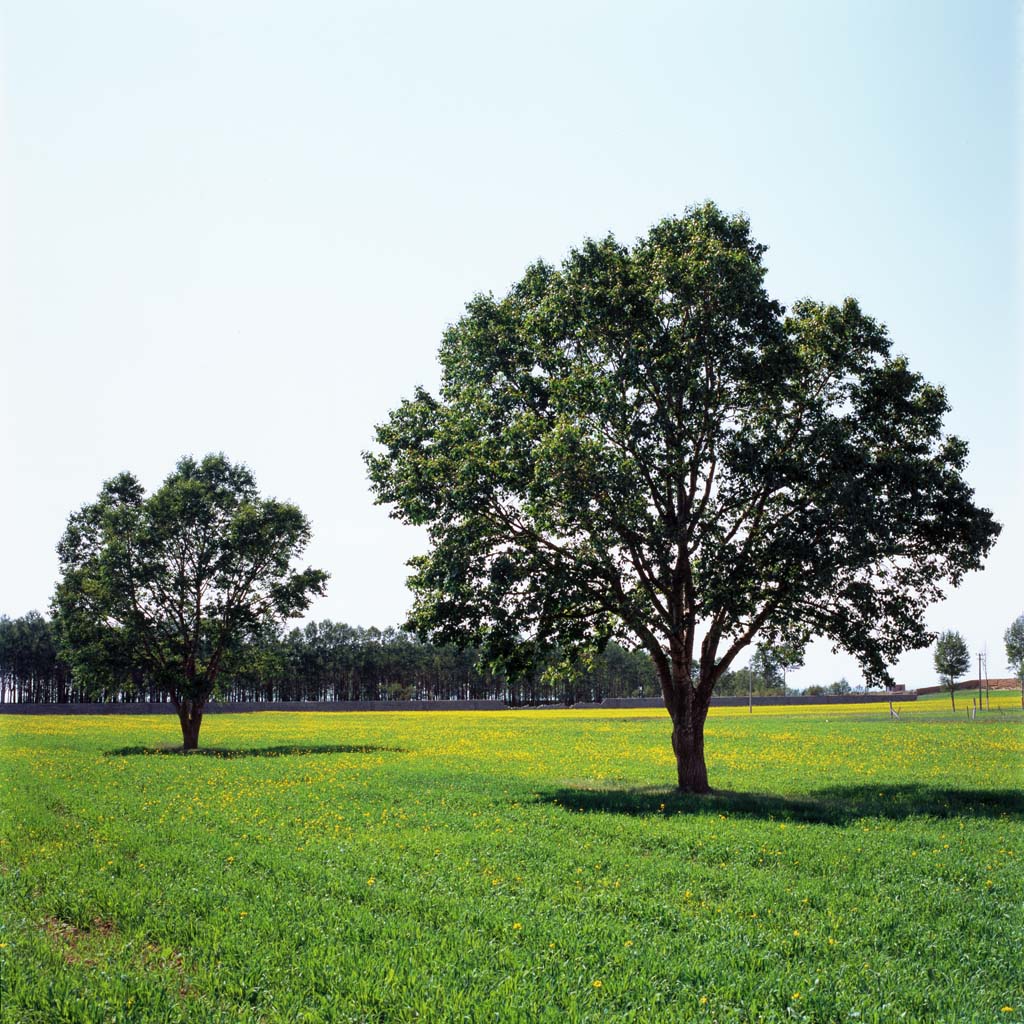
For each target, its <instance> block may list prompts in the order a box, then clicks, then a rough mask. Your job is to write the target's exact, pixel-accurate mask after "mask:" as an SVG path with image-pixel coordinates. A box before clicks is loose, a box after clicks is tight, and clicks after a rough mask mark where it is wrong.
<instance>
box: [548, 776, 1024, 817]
mask: <svg viewBox="0 0 1024 1024" xmlns="http://www.w3.org/2000/svg"><path fill="white" fill-rule="evenodd" d="M537 802H538V803H547V804H555V805H557V806H559V807H561V808H562V809H563V810H565V811H567V812H570V813H576V814H580V813H582V814H593V813H600V814H626V815H631V816H633V817H645V816H650V817H655V816H661V817H665V816H667V815H673V814H710V813H714V814H728V815H731V816H735V817H746V818H760V819H762V820H765V821H794V822H806V823H810V824H815V825H847V824H849V823H850V822H853V821H857V820H858V819H860V818H888V819H890V820H894V821H902V820H904V819H906V818H913V817H933V818H1000V817H1009V818H1018V819H1019V818H1024V791H1021V790H1015V789H948V788H942V787H937V786H926V785H918V784H910V785H901V786H886V785H884V784H879V785H874V786H865V785H861V786H830V787H829V788H827V789H818V790H814V791H813V792H810V793H801V794H794V795H791V796H789V795H785V794H771V793H738V792H734V791H732V790H714V791H713V792H711V793H708V794H707V795H705V796H696V795H693V794H686V793H680V792H679V791H678V790H676V789H672V788H668V787H664V786H662V787H658V786H644V787H611V786H609V787H599V786H584V785H580V786H564V787H562V788H559V789H555V790H551V791H547V792H540V793H538V794H537Z"/></svg>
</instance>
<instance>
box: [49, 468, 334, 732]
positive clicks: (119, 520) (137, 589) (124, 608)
mask: <svg viewBox="0 0 1024 1024" xmlns="http://www.w3.org/2000/svg"><path fill="white" fill-rule="evenodd" d="M309 537H310V528H309V522H308V521H307V519H306V517H305V516H304V515H303V514H302V512H300V511H299V509H298V508H296V506H295V505H291V504H287V503H285V502H280V501H275V500H273V499H271V498H263V497H261V496H260V495H259V493H258V492H257V490H256V483H255V481H254V479H253V476H252V473H251V472H250V471H249V470H248V469H247V468H246V467H245V466H242V465H232V464H231V463H230V462H229V461H228V460H227V459H226V458H225V457H224V456H223V455H208V456H206V458H204V459H203V460H202V461H201V462H196V461H195V460H194V459H192V458H183V459H181V460H180V461H179V462H178V465H177V467H176V468H175V470H174V472H173V473H172V474H171V475H170V476H169V477H168V478H167V480H166V481H165V482H164V484H163V486H162V487H160V488H159V490H157V491H155V492H154V493H153V494H152V495H151V496H150V497H148V498H147V497H145V495H144V492H143V489H142V486H141V485H140V484H139V482H138V480H136V479H135V477H134V476H132V475H131V474H130V473H122V474H120V475H119V476H116V477H114V478H113V479H112V480H108V481H107V482H106V483H105V484H104V485H103V488H102V490H101V491H100V494H99V497H98V499H97V500H96V501H95V502H93V503H92V504H89V505H86V506H85V507H84V508H82V509H81V510H80V511H78V512H76V513H74V514H73V515H72V516H71V518H70V520H69V521H68V526H67V530H66V531H65V533H64V536H63V538H62V539H61V542H60V544H59V546H58V548H57V551H58V554H59V556H60V567H61V580H60V582H59V583H58V585H57V590H56V594H55V596H54V600H53V611H54V616H55V623H56V626H57V634H58V638H59V642H60V645H61V648H62V653H63V655H64V656H65V657H66V658H67V660H68V661H69V663H70V664H71V666H72V669H73V671H74V673H75V676H76V679H78V680H80V681H81V682H82V683H84V684H86V685H87V686H88V687H90V688H91V689H102V688H109V689H114V690H118V689H120V690H124V689H127V688H130V687H131V686H132V685H133V684H134V685H136V686H145V687H146V688H149V689H153V688H157V689H159V690H161V691H163V692H165V693H167V694H169V695H170V697H171V699H172V700H173V702H174V704H175V707H176V708H177V709H178V714H179V717H180V719H181V728H182V736H183V740H184V746H185V749H187V750H188V749H194V748H195V747H196V745H197V743H198V738H199V727H200V724H201V722H202V713H203V708H204V706H205V705H206V702H207V700H208V699H209V698H210V696H211V695H213V694H214V693H215V692H216V688H217V685H218V681H219V680H220V679H221V678H222V677H223V674H224V673H225V670H226V669H231V668H237V667H238V666H239V664H240V663H241V661H242V660H243V659H244V657H245V655H246V652H247V651H248V650H250V649H252V648H253V647H254V646H255V645H256V641H259V640H260V639H261V638H263V637H264V636H265V635H266V633H267V632H268V631H272V630H274V629H275V628H276V627H277V625H278V624H279V623H280V622H281V621H282V620H284V619H287V618H290V617H291V616H294V615H296V614H298V613H300V612H302V611H304V610H305V609H306V608H307V607H308V606H309V601H310V598H311V597H312V596H313V595H315V594H322V593H323V591H324V586H325V583H326V581H327V573H325V572H322V571H321V570H319V569H309V568H307V569H304V570H301V571H300V570H296V569H293V568H292V566H291V562H292V560H293V559H294V558H296V557H297V556H298V555H300V554H301V553H302V551H303V549H304V548H305V546H306V544H307V542H308V541H309Z"/></svg>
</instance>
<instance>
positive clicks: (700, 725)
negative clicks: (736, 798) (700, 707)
mask: <svg viewBox="0 0 1024 1024" xmlns="http://www.w3.org/2000/svg"><path fill="white" fill-rule="evenodd" d="M680 711H681V712H682V713H681V714H678V715H676V716H673V721H672V749H673V750H674V751H675V755H676V773H677V776H678V779H679V789H680V791H682V792H683V793H710V792H711V787H710V786H709V785H708V766H707V762H706V761H705V760H704V718H705V715H703V714H700V713H699V712H698V711H697V709H696V708H691V714H690V715H686V713H685V711H684V710H683V709H680ZM694 712H696V713H694ZM687 718H689V719H690V720H689V721H687V720H686V719H687Z"/></svg>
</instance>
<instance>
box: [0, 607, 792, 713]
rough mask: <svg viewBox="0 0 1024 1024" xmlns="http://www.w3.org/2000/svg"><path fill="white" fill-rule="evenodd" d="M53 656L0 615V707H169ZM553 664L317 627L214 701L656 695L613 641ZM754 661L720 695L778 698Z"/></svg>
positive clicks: (33, 617)
mask: <svg viewBox="0 0 1024 1024" xmlns="http://www.w3.org/2000/svg"><path fill="white" fill-rule="evenodd" d="M57 650H58V646H57V642H56V638H55V636H54V629H53V624H52V623H51V622H50V620H48V619H47V618H45V617H44V616H42V615H40V614H39V613H38V612H29V613H28V614H27V615H24V616H22V617H21V618H17V619H12V618H9V617H7V616H0V703H41V704H51V703H78V702H82V701H86V700H93V699H98V700H100V701H153V702H161V701H165V700H167V694H166V691H165V690H161V689H160V688H159V687H157V686H153V687H147V685H146V681H145V679H136V680H135V685H133V686H127V685H125V686H123V687H118V686H116V685H111V686H108V687H104V688H101V689H100V690H99V691H98V693H97V695H96V696H95V697H89V696H87V695H86V694H87V690H88V689H89V688H87V687H86V686H85V685H84V682H85V681H84V680H76V679H75V678H74V677H73V675H72V672H71V670H70V668H69V667H68V665H67V664H66V663H65V662H63V661H62V660H61V659H60V657H59V655H58V653H57ZM554 664H555V661H554V660H552V661H551V662H550V663H548V664H541V665H538V666H536V667H535V668H534V669H533V670H532V671H530V672H526V673H522V674H520V675H519V676H518V677H516V678H510V677H509V676H507V675H505V674H503V673H499V672H492V671H489V670H488V669H487V668H486V666H484V665H483V664H481V662H480V659H479V657H478V655H477V652H476V651H474V650H471V649H470V650H459V649H458V648H457V647H453V646H440V645H435V644H431V643H424V642H421V641H420V640H418V639H417V638H416V637H415V636H414V635H413V634H411V633H409V632H406V631H405V630H402V629H395V628H388V629H376V628H373V627H370V628H368V629H364V628H361V627H359V626H349V625H346V624H344V623H340V622H331V621H328V620H324V621H322V622H310V623H308V624H307V625H306V626H304V627H302V628H296V629H292V630H291V631H290V632H288V633H285V634H283V635H281V636H269V637H267V638H265V639H264V640H263V641H262V642H261V643H259V644H254V645H250V649H249V650H248V652H247V656H246V658H245V659H244V664H243V665H242V666H241V667H239V668H238V669H236V670H235V671H233V672H232V673H231V674H230V676H229V678H228V679H227V680H226V685H225V687H224V691H223V695H222V697H221V700H224V701H345V700H481V699H494V700H503V701H505V702H506V703H508V704H510V705H513V706H516V705H526V704H547V703H555V704H576V703H580V702H589V701H600V700H604V699H605V698H606V697H658V696H660V695H661V687H660V684H659V682H658V678H657V674H656V673H655V671H654V668H653V666H652V664H651V659H650V657H649V656H648V655H647V654H646V652H644V651H630V650H627V649H626V648H624V647H622V646H620V645H619V644H616V643H615V642H614V641H613V642H611V643H609V644H608V646H607V647H606V648H605V650H604V652H603V654H600V655H598V656H597V657H595V658H594V660H593V662H592V664H590V665H577V666H575V667H574V669H573V671H571V672H568V673H565V672H555V671H553V670H551V668H552V666H553V665H554ZM752 664H753V666H754V667H748V668H743V669H739V670H737V671H735V672H730V673H728V674H727V675H726V676H725V678H723V680H722V681H721V684H720V686H719V687H718V692H720V693H723V694H746V693H748V692H749V691H751V690H752V691H753V693H754V694H755V695H762V694H773V693H774V694H779V693H782V692H783V689H784V683H783V677H782V674H781V672H780V671H779V670H778V669H776V668H775V667H774V665H773V664H772V663H770V662H768V661H767V660H764V661H763V662H759V661H758V659H757V658H756V657H755V659H754V660H753V663H752ZM549 670H551V671H549ZM126 682H127V680H126ZM92 692H96V691H95V690H93V691H92Z"/></svg>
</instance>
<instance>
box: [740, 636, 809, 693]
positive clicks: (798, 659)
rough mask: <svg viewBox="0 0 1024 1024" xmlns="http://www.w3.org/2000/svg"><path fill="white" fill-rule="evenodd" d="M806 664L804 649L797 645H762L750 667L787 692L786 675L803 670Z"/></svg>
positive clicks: (755, 653) (752, 659)
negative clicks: (796, 670)
mask: <svg viewBox="0 0 1024 1024" xmlns="http://www.w3.org/2000/svg"><path fill="white" fill-rule="evenodd" d="M803 663H804V652H803V648H802V647H801V646H799V645H797V644H792V643H789V644H761V645H759V646H758V648H757V650H756V651H755V652H754V657H753V658H751V659H750V667H751V668H753V669H754V670H755V671H757V672H760V673H761V675H763V676H764V677H765V679H767V680H769V683H770V684H771V683H774V685H775V686H780V687H781V688H782V692H783V693H785V692H786V674H787V673H788V672H792V671H793V670H794V669H798V668H801V667H802V666H803Z"/></svg>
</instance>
